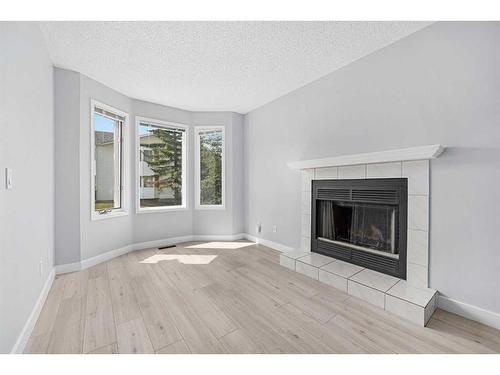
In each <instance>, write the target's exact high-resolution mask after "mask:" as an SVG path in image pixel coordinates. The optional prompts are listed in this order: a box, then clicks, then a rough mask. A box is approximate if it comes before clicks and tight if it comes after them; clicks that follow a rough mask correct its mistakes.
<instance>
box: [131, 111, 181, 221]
mask: <svg viewBox="0 0 500 375" xmlns="http://www.w3.org/2000/svg"><path fill="white" fill-rule="evenodd" d="M141 123H148V124H151V125H155V126H159V127H164V128H180V129H183V130H184V138H183V140H182V161H183V163H182V204H181V205H178V206H162V207H141V188H140V184H141V175H140V165H141V158H140V154H141V141H140V135H139V125H140V124H141ZM188 140H189V126H188V125H186V124H180V123H177V122H171V121H164V120H158V119H154V118H149V117H142V116H135V212H136V213H138V214H140V213H155V212H172V211H186V210H188V189H187V187H188V177H189V176H188V172H187V170H188V169H187V166H188V163H189V159H188Z"/></svg>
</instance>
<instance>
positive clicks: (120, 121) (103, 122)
mask: <svg viewBox="0 0 500 375" xmlns="http://www.w3.org/2000/svg"><path fill="white" fill-rule="evenodd" d="M127 120H128V115H127V114H126V113H124V112H122V111H120V110H117V109H116V108H113V107H110V106H107V105H105V104H102V103H99V102H97V101H95V100H92V101H91V143H92V144H91V156H92V157H91V160H92V166H91V169H92V173H91V185H92V188H91V194H92V205H91V218H92V219H93V220H95V219H100V218H106V217H113V216H120V215H125V214H126V213H127V210H126V208H127V204H126V198H125V173H126V169H125V160H126V158H125V157H124V151H125V144H126V143H125V142H124V139H126V131H125V125H126V123H127Z"/></svg>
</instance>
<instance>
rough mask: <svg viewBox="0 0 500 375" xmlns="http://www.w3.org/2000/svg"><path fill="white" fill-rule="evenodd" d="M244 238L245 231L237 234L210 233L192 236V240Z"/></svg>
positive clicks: (232, 239) (235, 239)
mask: <svg viewBox="0 0 500 375" xmlns="http://www.w3.org/2000/svg"><path fill="white" fill-rule="evenodd" d="M244 238H245V233H238V234H223V235H220V236H214V235H212V234H196V235H194V236H193V241H237V240H241V239H244Z"/></svg>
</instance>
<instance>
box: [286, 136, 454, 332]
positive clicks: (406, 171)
mask: <svg viewBox="0 0 500 375" xmlns="http://www.w3.org/2000/svg"><path fill="white" fill-rule="evenodd" d="M443 150H444V148H443V147H442V146H440V145H431V146H422V147H414V148H407V149H400V150H391V151H382V152H374V153H366V154H357V155H347V156H340V157H334V158H326V159H316V160H305V161H299V162H291V163H288V165H289V167H290V168H292V169H300V170H301V174H302V183H301V194H302V206H301V223H302V225H301V248H300V249H299V250H296V251H293V252H288V253H283V254H281V256H280V262H281V264H282V265H283V266H285V267H287V268H290V269H293V270H295V271H297V272H300V273H302V274H305V275H307V276H310V277H313V278H315V279H316V280H319V281H321V282H324V283H326V284H329V285H331V286H334V287H336V288H339V289H341V290H343V291H345V292H347V293H349V294H351V295H353V296H356V297H358V298H361V299H364V300H366V301H367V302H370V303H372V304H374V305H376V306H378V307H380V308H383V309H385V310H387V311H389V312H392V313H395V314H397V315H400V316H402V317H404V318H407V319H409V320H411V321H413V322H415V323H417V324H420V325H425V324H426V323H427V321H428V320H429V318H430V317H431V315H432V313H433V312H434V310H435V308H436V302H437V292H436V291H435V290H432V289H429V288H428V271H429V270H428V266H429V195H430V191H429V160H430V159H433V158H436V157H438V156H439V155H440V154H441V153H442V151H443ZM401 177H402V178H407V179H408V233H407V276H406V281H405V280H401V279H398V278H396V277H393V276H389V275H385V274H382V273H379V272H375V271H372V270H369V269H365V268H363V267H359V266H356V265H353V264H350V263H346V262H343V261H341V260H336V259H335V258H331V257H327V256H324V255H321V254H316V253H311V250H310V242H311V238H310V236H311V181H312V180H321V179H368V178H401Z"/></svg>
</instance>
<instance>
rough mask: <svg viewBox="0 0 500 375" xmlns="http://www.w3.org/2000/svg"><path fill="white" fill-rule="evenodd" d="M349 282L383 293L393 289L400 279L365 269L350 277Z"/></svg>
mask: <svg viewBox="0 0 500 375" xmlns="http://www.w3.org/2000/svg"><path fill="white" fill-rule="evenodd" d="M349 280H352V281H355V282H357V283H359V284H363V285H366V286H368V287H370V288H373V289H377V290H379V291H381V292H386V291H388V290H389V289H390V288H391V287H393V286H394V285H395V284H396V283H397V282H398V281H399V280H400V279H398V278H397V277H393V276H389V275H386V274H384V273H380V272H376V271H373V270H369V269H364V270H363V271H361V272H359V273H357V274H355V275H354V276H352V277H350V278H349Z"/></svg>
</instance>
